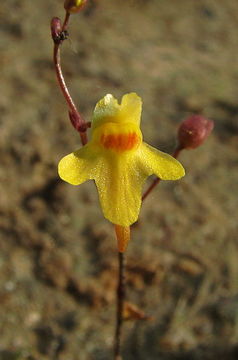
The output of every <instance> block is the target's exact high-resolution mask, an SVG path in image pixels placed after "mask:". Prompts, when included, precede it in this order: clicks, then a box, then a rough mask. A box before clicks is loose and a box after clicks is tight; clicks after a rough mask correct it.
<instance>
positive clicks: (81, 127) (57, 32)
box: [51, 12, 88, 145]
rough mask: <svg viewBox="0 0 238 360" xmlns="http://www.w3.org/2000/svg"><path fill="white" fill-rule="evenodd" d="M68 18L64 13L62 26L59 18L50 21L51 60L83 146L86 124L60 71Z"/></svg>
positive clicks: (68, 15) (85, 139)
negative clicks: (52, 49)
mask: <svg viewBox="0 0 238 360" xmlns="http://www.w3.org/2000/svg"><path fill="white" fill-rule="evenodd" d="M69 18H70V13H69V12H66V15H65V19H64V23H63V25H62V26H61V21H60V19H59V18H53V19H52V21H51V34H52V39H53V41H54V52H53V60H54V65H55V71H56V76H57V80H58V83H59V86H60V89H61V91H62V93H63V96H64V98H65V100H66V102H67V105H68V108H69V117H70V120H71V123H72V125H73V126H74V128H75V129H76V130H77V131H78V132H79V134H80V137H81V142H82V145H85V144H86V143H87V141H88V139H87V133H86V131H87V128H88V124H87V123H86V122H85V121H84V119H83V118H82V116H81V115H80V113H79V111H78V109H77V107H76V105H75V103H74V101H73V99H72V97H71V95H70V93H69V90H68V88H67V85H66V83H65V80H64V76H63V72H62V69H61V59H60V46H61V44H62V42H63V41H64V40H65V39H67V37H68V31H67V27H68V24H69Z"/></svg>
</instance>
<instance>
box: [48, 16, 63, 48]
mask: <svg viewBox="0 0 238 360" xmlns="http://www.w3.org/2000/svg"><path fill="white" fill-rule="evenodd" d="M61 27H62V26H61V21H60V19H59V18H58V17H54V18H53V19H52V20H51V36H52V39H53V40H54V42H58V41H59V40H60V35H61Z"/></svg>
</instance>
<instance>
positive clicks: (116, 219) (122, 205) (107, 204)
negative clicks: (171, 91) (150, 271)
mask: <svg viewBox="0 0 238 360" xmlns="http://www.w3.org/2000/svg"><path fill="white" fill-rule="evenodd" d="M141 108H142V101H141V98H140V97H139V96H138V95H137V94H135V93H130V94H126V95H124V96H123V98H122V101H121V104H118V101H117V100H116V99H115V98H114V97H113V96H112V95H110V94H108V95H106V96H105V97H104V98H103V99H101V100H100V101H99V102H98V103H97V105H96V107H95V110H94V114H93V119H92V136H91V140H90V141H89V143H88V144H87V145H85V146H84V147H82V148H81V149H79V150H77V151H75V152H73V153H71V154H69V155H67V156H65V157H64V158H63V159H62V160H61V161H60V163H59V176H60V177H61V178H62V179H63V180H65V181H67V182H69V183H70V184H73V185H79V184H82V183H83V182H85V181H86V180H89V179H92V180H94V181H95V183H96V186H97V189H98V193H99V200H100V203H101V207H102V211H103V214H104V216H105V218H107V219H108V220H109V221H111V222H112V223H113V224H116V225H119V226H122V227H128V226H130V225H131V224H133V223H134V222H135V221H137V219H138V216H139V211H140V207H141V196H142V186H143V184H144V182H145V180H146V178H147V177H148V176H150V175H152V174H155V175H157V176H158V177H159V178H160V179H162V180H177V179H179V178H181V177H182V176H184V173H185V172H184V168H183V167H182V165H181V164H180V163H179V162H178V161H177V160H175V159H174V158H173V157H172V156H170V155H168V154H165V153H163V152H161V151H159V150H156V149H155V148H153V147H151V146H150V145H148V144H146V143H144V142H143V141H142V133H141V130H140V117H141Z"/></svg>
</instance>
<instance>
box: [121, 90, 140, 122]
mask: <svg viewBox="0 0 238 360" xmlns="http://www.w3.org/2000/svg"><path fill="white" fill-rule="evenodd" d="M141 110H142V100H141V98H140V97H139V96H138V95H137V94H136V93H129V94H126V95H124V96H123V98H122V101H121V112H120V117H122V119H123V121H124V122H133V123H136V124H137V125H138V126H140V118H141Z"/></svg>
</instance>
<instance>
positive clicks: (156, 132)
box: [0, 0, 238, 360]
mask: <svg viewBox="0 0 238 360" xmlns="http://www.w3.org/2000/svg"><path fill="white" fill-rule="evenodd" d="M62 4H63V0H62V1H59V0H50V1H49V0H41V1H37V2H36V1H30V0H21V1H19V0H8V1H1V5H0V30H1V36H0V54H1V56H0V69H1V96H0V113H1V117H0V159H1V160H0V185H1V190H0V193H1V194H0V234H1V235H0V236H1V237H0V334H1V336H0V360H107V359H112V343H113V334H114V325H115V324H114V320H115V289H116V279H117V252H116V240H115V236H114V232H113V228H112V225H111V224H110V223H109V222H107V221H106V220H105V219H104V218H103V215H102V212H101V209H100V207H99V204H98V198H97V192H96V190H95V187H94V184H93V182H87V183H85V184H83V185H81V186H79V187H73V186H70V185H68V184H66V183H64V182H63V181H61V180H60V179H59V178H58V175H57V163H58V161H59V160H60V159H61V158H62V157H63V156H64V155H66V154H68V153H70V152H72V151H73V150H75V149H77V148H78V147H80V146H81V145H80V138H79V135H78V133H77V132H76V131H74V129H73V127H72V126H71V125H70V122H69V120H68V114H67V107H66V104H65V102H64V99H63V97H62V95H61V93H60V91H59V88H58V87H57V84H56V77H55V73H54V68H53V64H52V47H53V44H52V40H51V37H50V31H49V23H50V20H51V18H52V17H53V16H59V17H61V18H63V16H64V11H63V6H62ZM71 20H72V21H71V23H70V28H69V30H70V40H67V41H65V42H64V44H63V48H62V66H63V70H64V74H65V77H66V80H67V83H68V85H69V88H70V90H71V92H72V96H73V98H74V99H75V102H76V103H77V105H78V106H79V109H80V111H81V113H82V114H83V116H84V117H85V118H86V119H87V121H90V119H91V115H92V112H93V109H94V106H95V103H96V102H97V101H98V100H99V99H100V98H102V97H103V96H104V95H105V94H106V93H113V94H114V95H115V96H116V97H118V98H120V97H121V96H122V95H123V94H124V93H127V92H130V91H136V92H137V93H138V94H139V95H140V96H141V97H142V98H143V116H142V129H143V134H144V139H145V141H146V142H148V143H150V144H151V145H153V146H155V147H158V148H160V149H161V150H163V151H167V152H172V151H173V150H174V148H175V146H176V133H177V128H178V125H179V123H180V122H181V121H182V120H183V119H185V118H186V117H187V116H189V115H190V114H192V113H199V114H203V115H204V116H206V117H208V118H211V119H213V120H214V122H215V128H214V131H213V133H212V135H211V136H210V137H209V138H208V139H207V141H206V142H205V143H204V144H203V146H201V147H199V148H197V149H196V150H191V151H184V152H182V154H181V157H180V160H181V162H182V163H183V165H184V166H185V168H186V176H185V177H184V178H183V179H182V180H181V181H178V182H162V183H161V184H160V185H159V186H158V188H156V189H155V190H154V192H153V193H151V195H150V197H148V199H146V201H145V203H144V204H143V208H142V211H141V214H140V219H139V222H138V224H137V225H135V226H134V227H133V232H132V241H131V243H130V246H129V248H128V251H127V300H128V301H129V302H130V303H132V304H135V305H136V306H137V307H138V308H139V309H140V311H142V312H144V313H145V314H146V315H148V317H149V319H147V320H146V319H144V320H128V321H127V322H126V323H125V326H124V332H123V359H125V360H134V359H136V360H156V359H162V360H170V359H173V360H193V359H194V360H200V359H201V360H215V359H226V360H233V359H237V358H238V280H237V279H238V261H237V254H238V242H237V231H238V228H237V184H238V171H237V153H238V97H237V94H238V62H237V44H238V34H237V24H238V2H237V0H226V1H216V0H200V1H197V0H169V1H168V0H144V1H143V0H128V1H113V0H94V1H91V2H90V1H89V6H88V7H87V9H85V11H83V12H82V13H81V14H77V15H74V16H72V19H71ZM150 180H152V179H149V180H148V183H147V185H148V184H149V182H150Z"/></svg>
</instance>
